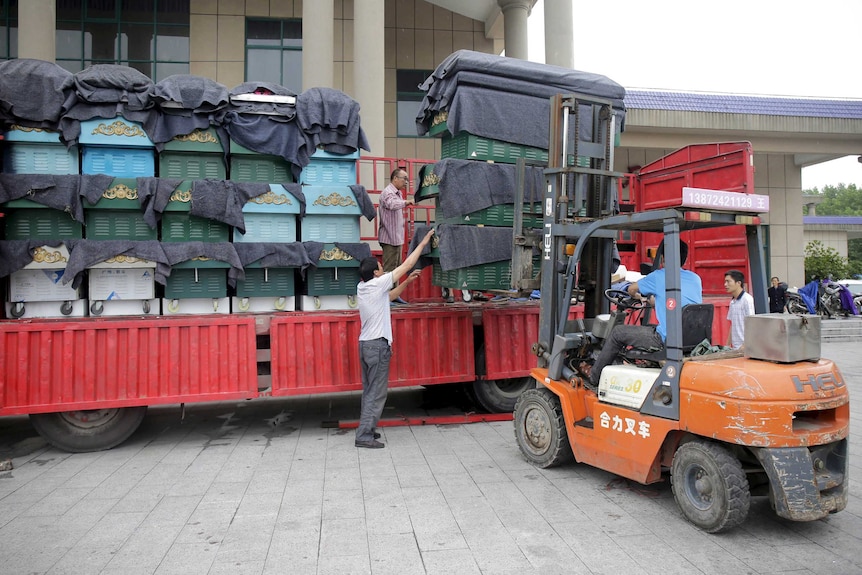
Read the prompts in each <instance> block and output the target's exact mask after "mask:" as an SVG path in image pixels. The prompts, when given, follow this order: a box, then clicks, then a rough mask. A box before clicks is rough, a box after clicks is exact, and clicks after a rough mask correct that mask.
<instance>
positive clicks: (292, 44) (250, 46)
mask: <svg viewBox="0 0 862 575" xmlns="http://www.w3.org/2000/svg"><path fill="white" fill-rule="evenodd" d="M258 22H259V23H269V24H272V23H278V25H279V38H278V44H272V43H271V44H263V43H255V42H254V39H251V38H249V28H250V26H251V25H252V24H254V23H258ZM290 24H295V25H298V27H299V38H294V37H292V36H291V37H287V38H286V37H285V28H286V26H287V25H290ZM250 51H251V52H254V51H272V52H279V63H280V66H279V67H278V77H279V80H278V81H274V80H261V79H260V78H254V79H251V78H249V64H250V62H251V58H249V52H250ZM286 52H291V53H297V52H298V53H299V56H300V70H299V71H300V74H299V87H298V88H297V87H292V86H290V85H287V84H285V82H284V64H285V59H284V55H285V53H286ZM244 56H245V66H244V70H243V77H244V78H245V81H246V82H253V81H254V80H259V81H272V82H274V83H276V84H278V85H280V86H284V87H285V88H287V89H289V90H292V91H293V92H296V93H297V94H299V93H300V92H302V88H303V86H302V19H300V18H257V17H247V18H246V19H245V54H244Z"/></svg>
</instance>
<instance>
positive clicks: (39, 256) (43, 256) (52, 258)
mask: <svg viewBox="0 0 862 575" xmlns="http://www.w3.org/2000/svg"><path fill="white" fill-rule="evenodd" d="M33 261H34V262H36V263H40V264H56V263H60V262H63V263H65V262H67V261H68V260H67V259H66V256H64V255H63V254H62V253H61V252H58V251H56V250H55V251H53V252H49V251H48V250H46V249H45V248H44V246H40V247H38V248H36V250H35V251H34V252H33Z"/></svg>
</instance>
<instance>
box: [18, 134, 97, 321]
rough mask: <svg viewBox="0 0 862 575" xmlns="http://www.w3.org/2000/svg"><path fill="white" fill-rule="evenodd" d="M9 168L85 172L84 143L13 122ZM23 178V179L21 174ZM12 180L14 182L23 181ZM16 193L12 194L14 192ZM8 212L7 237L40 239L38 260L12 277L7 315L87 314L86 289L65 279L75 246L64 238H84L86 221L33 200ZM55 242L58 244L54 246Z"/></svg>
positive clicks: (26, 171) (60, 173) (34, 254)
mask: <svg viewBox="0 0 862 575" xmlns="http://www.w3.org/2000/svg"><path fill="white" fill-rule="evenodd" d="M4 139H5V153H4V156H3V171H4V173H6V174H17V175H22V176H23V175H25V174H43V175H47V174H52V175H57V176H63V175H73V174H78V173H79V166H78V148H77V146H71V147H70V148H68V149H67V148H66V146H64V145H63V144H62V143H61V141H60V134H59V133H58V132H55V131H51V130H47V129H43V128H38V127H29V126H23V125H19V124H12V125H11V126H10V128H9V130H8V131H7V132H6V133H5V135H4ZM16 180H17V178H16ZM12 182H13V180H12V179H9V180H8V184H9V187H10V188H11V187H14V186H16V185H17V184H13V183H12ZM9 197H11V196H9ZM4 208H6V211H7V212H8V213H7V215H6V217H5V218H4V219H3V220H2V221H3V224H4V228H5V236H4V237H5V238H6V239H7V240H10V241H15V242H23V241H30V240H35V241H40V240H44V241H45V242H47V243H46V244H45V245H40V246H35V248H34V251H33V252H32V259H31V260H30V261H29V262H28V263H27V264H26V265H25V266H24V267H23V269H20V270H18V271H15V272H13V273H12V274H11V275H10V276H9V292H8V298H7V299H8V301H7V302H5V303H6V314H7V316H11V317H16V318H17V317H21V318H31V317H67V316H82V315H85V314H86V301H85V300H84V299H82V298H81V291H80V290H79V289H74V288H72V287H71V285H64V284H63V283H62V281H61V280H62V279H63V273H64V269H65V267H66V262H68V259H69V249H68V247H67V246H66V245H65V244H62V243H58V242H61V241H62V240H73V239H80V238H81V237H82V236H83V228H82V226H81V222H78V221H75V220H74V219H73V218H72V217H70V214H68V213H66V212H64V211H61V210H58V209H52V208H50V207H48V206H46V205H44V204H41V203H38V202H35V201H33V200H31V199H26V198H23V197H22V198H19V199H14V200H11V201H9V202H7V203H5V205H4ZM48 243H50V244H54V245H48Z"/></svg>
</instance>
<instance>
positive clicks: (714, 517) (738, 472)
mask: <svg viewBox="0 0 862 575" xmlns="http://www.w3.org/2000/svg"><path fill="white" fill-rule="evenodd" d="M670 482H671V488H672V489H673V496H674V498H675V499H676V503H677V505H679V508H680V510H682V513H683V515H685V518H686V519H688V520H689V521H690V522H692V523H693V524H695V525H696V526H697V527H699V528H700V529H703V530H704V531H706V532H707V533H718V532H719V531H725V530H727V529H730V528H732V527H736V526H737V525H739V524H740V523H742V522H743V521H745V518H746V516H747V515H748V507H749V505H750V503H751V493H750V491H749V488H748V479H747V478H746V476H745V471H743V470H742V465H741V464H740V463H739V460H738V459H737V458H736V457H734V456H733V455H732V454H731V453H730V452H729V451H728V450H727V449H725V448H724V447H722V446H720V445H718V444H716V443H712V442H709V441H691V442H689V443H684V444H683V445H681V446H680V447H679V449H677V450H676V454H674V457H673V464H672V465H671V471H670Z"/></svg>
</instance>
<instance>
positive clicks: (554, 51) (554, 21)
mask: <svg viewBox="0 0 862 575" xmlns="http://www.w3.org/2000/svg"><path fill="white" fill-rule="evenodd" d="M573 28H574V20H573V19H572V0H545V64H553V65H554V66H562V67H563V68H574V67H575V42H574V32H573Z"/></svg>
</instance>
